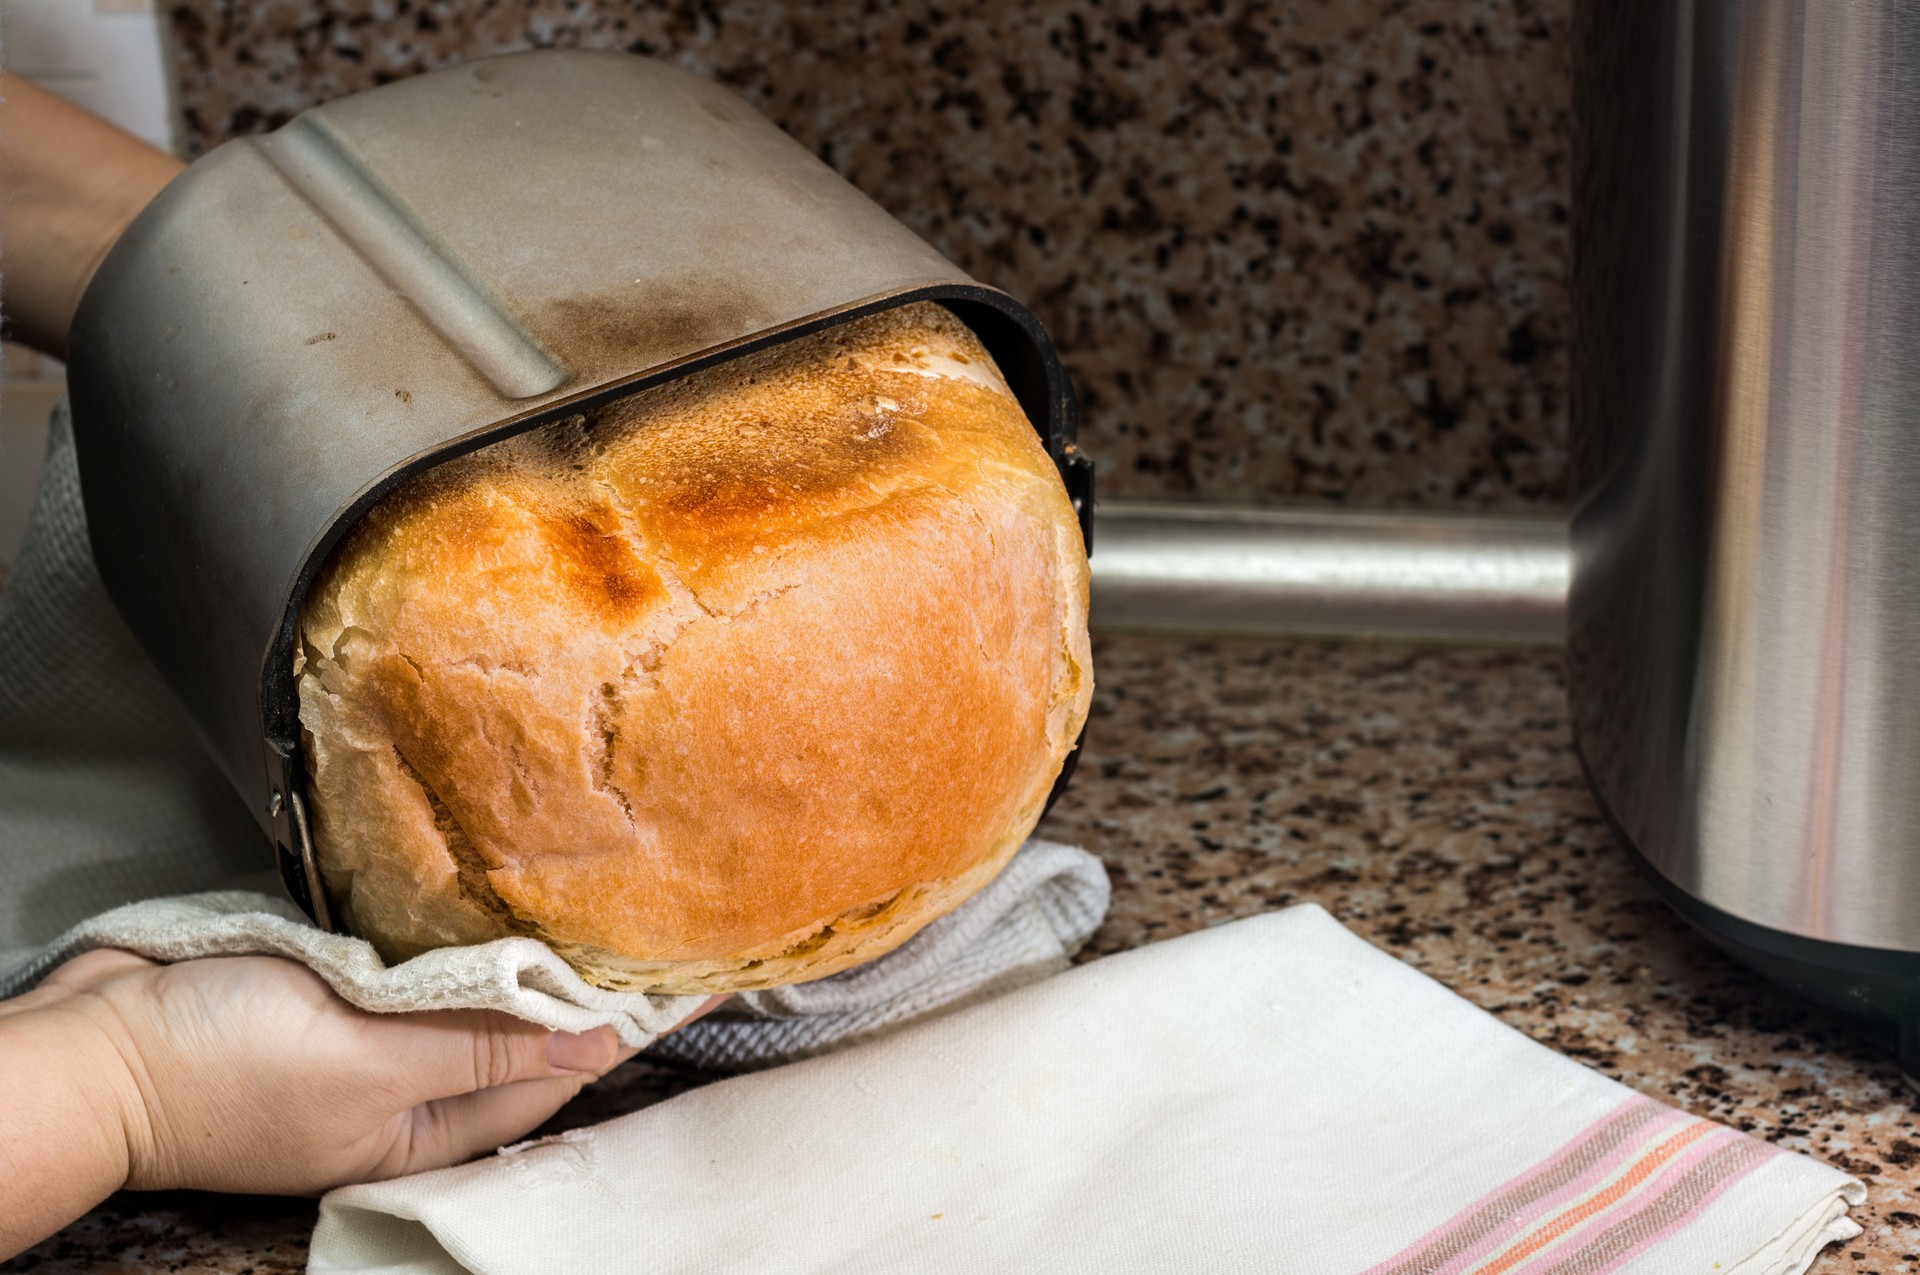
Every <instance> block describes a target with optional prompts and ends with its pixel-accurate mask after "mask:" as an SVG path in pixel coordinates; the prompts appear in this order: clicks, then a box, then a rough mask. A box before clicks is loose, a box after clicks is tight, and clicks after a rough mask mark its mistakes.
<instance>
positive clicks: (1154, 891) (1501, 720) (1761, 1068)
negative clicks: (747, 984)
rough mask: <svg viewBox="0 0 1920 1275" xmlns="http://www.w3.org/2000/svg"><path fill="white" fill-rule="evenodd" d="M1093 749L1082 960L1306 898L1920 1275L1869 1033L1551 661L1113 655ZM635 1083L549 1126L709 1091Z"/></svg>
mask: <svg viewBox="0 0 1920 1275" xmlns="http://www.w3.org/2000/svg"><path fill="white" fill-rule="evenodd" d="M1095 654H1096V664H1097V673H1098V676H1099V680H1100V688H1099V690H1098V692H1097V694H1096V695H1095V699H1094V708H1093V720H1092V723H1091V726H1090V729H1089V733H1088V745H1087V755H1086V758H1085V760H1084V761H1083V762H1082V764H1081V767H1080V772H1079V775H1078V776H1077V777H1076V779H1075V781H1074V784H1073V787H1072V789H1071V790H1070V792H1069V794H1068V796H1067V797H1066V798H1065V799H1064V800H1063V801H1062V803H1061V805H1060V807H1059V809H1058V810H1056V811H1055V812H1054V814H1053V815H1052V816H1050V817H1049V819H1048V821H1047V823H1046V825H1045V826H1044V831H1045V832H1046V833H1047V834H1048V835H1050V836H1053V837H1056V838H1059V839H1062V840H1069V841H1074V842H1078V843H1080V844H1082V845H1086V846H1088V847H1090V848H1092V849H1094V850H1096V851H1098V852H1099V853H1100V854H1101V855H1103V856H1104V857H1105V859H1106V861H1107V863H1108V866H1109V867H1110V868H1111V870H1112V873H1113V879H1114V887H1115V888H1114V901H1113V911H1112V914H1111V916H1110V917H1109V918H1108V920H1107V923H1106V925H1105V926H1104V927H1103V928H1102V929H1101V930H1100V932H1099V933H1098V934H1097V935H1096V936H1095V938H1094V940H1093V942H1092V944H1091V946H1090V948H1089V951H1088V953H1087V956H1088V957H1089V958H1093V957H1098V956H1100V955H1103V954H1106V953H1110V952H1115V951H1119V950H1121V949H1124V948H1128V947H1133V946H1136V945H1138V944H1141V943H1148V942H1153V941H1156V940H1159V939H1164V938H1171V937H1172V936H1174V935H1176V934H1180V933H1183V932H1185V931H1188V930H1193V929H1197V928H1200V927H1202V926H1205V925H1208V924H1210V923H1213V922H1216V921H1221V920H1225V919H1228V918H1232V917H1239V916H1246V915H1249V914H1252V913H1256V912H1262V911H1266V910H1269V909H1272V908H1278V907H1285V906H1287V905H1288V904H1292V903H1298V902H1303V901H1309V900H1310V901H1313V902H1316V903H1319V904H1321V905H1323V906H1324V907H1326V908H1327V909H1328V910H1329V911H1331V912H1332V913H1333V914H1334V915H1335V916H1337V917H1339V918H1340V919H1341V920H1342V921H1344V922H1346V924H1347V925H1349V926H1350V927H1351V928H1353V929H1354V930H1356V931H1357V932H1358V933H1360V934H1361V935H1363V936H1365V937H1366V938H1368V939H1370V940H1372V941H1373V942H1374V943H1376V944H1378V945H1380V946H1381V947H1383V948H1385V949H1386V950H1387V951H1389V952H1391V953H1393V954H1394V955H1395V956H1398V957H1400V958H1401V959H1403V960H1405V961H1407V962H1409V963H1410V964H1412V965H1414V966H1416V967H1417V968H1419V969H1421V970H1424V971H1425V972H1426V973H1428V974H1430V975H1432V976H1433V977H1435V978H1437V979H1439V980H1440V981H1441V982H1443V983H1445V984H1446V985H1448V986H1449V987H1451V988H1453V989H1454V990H1456V991H1458V992H1459V993H1460V994H1461V995H1463V996H1465V997H1467V998H1468V999H1469V1000H1471V1001H1473V1002H1474V1003H1475V1004H1478V1005H1480V1006H1482V1007H1484V1008H1485V1009H1487V1010H1489V1011H1491V1012H1492V1013H1494V1014H1495V1015H1497V1016H1499V1017H1500V1018H1501V1019H1503V1020H1504V1021H1506V1022H1507V1023H1509V1024H1511V1025H1513V1026H1514V1027H1517V1028H1519V1029H1520V1030H1521V1031H1524V1032H1526V1033H1528V1034H1529V1035H1531V1036H1533V1037H1534V1038H1535V1039H1538V1040H1540V1041H1542V1042H1544V1043H1546V1044H1548V1045H1550V1046H1552V1047H1553V1048H1555V1049H1557V1050H1559V1051H1560V1052H1562V1053H1564V1054H1567V1055H1570V1056H1571V1057H1574V1058H1578V1059H1580V1060H1581V1061H1583V1062H1586V1063H1588V1064H1589V1065H1591V1066H1593V1067H1596V1068H1598V1069H1599V1070H1600V1071H1602V1072H1604V1073H1605V1074H1607V1075H1609V1076H1613V1077H1615V1078H1616V1079H1618V1080H1620V1081H1622V1082H1624V1083H1626V1084H1628V1085H1630V1086H1632V1087H1634V1088H1636V1089H1639V1090H1642V1091H1644V1092H1646V1093H1648V1094H1651V1095H1653V1096H1655V1097H1658V1098H1661V1099H1664V1100H1666V1101H1669V1102H1673V1103H1676V1104H1678V1105H1680V1106H1682V1107H1685V1108H1687V1109H1688V1110H1690V1111H1693V1112H1695V1113H1697V1114H1700V1115H1704V1116H1711V1117H1713V1118H1715V1119H1718V1120H1723V1121H1726V1122H1727V1123H1729V1124H1732V1125H1735V1126H1737V1127H1739V1128H1742V1129H1746V1130H1748V1131H1750V1132H1752V1133H1755V1134H1757V1135H1758V1136H1760V1137H1763V1138H1766V1139H1768V1140H1770V1141H1773V1142H1777V1143H1779V1144H1780V1145H1782V1146H1785V1147H1789V1148H1792V1149H1794V1150H1799V1151H1806V1152H1809V1153H1811V1154H1813V1155H1815V1156H1817V1157H1819V1158H1821V1159H1823V1160H1825V1161H1827V1162H1828V1163H1831V1164H1834V1165H1836V1166H1838V1167H1840V1168H1842V1169H1845V1170H1847V1171H1848V1172H1850V1173H1853V1174H1856V1175H1857V1176H1859V1177H1860V1178H1862V1179H1863V1180H1864V1181H1865V1182H1866V1183H1867V1188H1868V1199H1867V1203H1866V1204H1865V1205H1864V1206H1863V1207H1861V1208H1859V1209H1856V1210H1854V1214H1853V1215H1854V1217H1855V1218H1856V1219H1857V1220H1858V1221H1859V1222H1860V1223H1861V1224H1862V1225H1864V1226H1865V1228H1866V1231H1865V1233H1864V1234H1863V1235H1861V1236H1860V1238H1859V1239H1857V1240H1855V1241H1854V1242H1853V1243H1852V1244H1850V1245H1846V1246H1843V1247H1842V1248H1839V1249H1834V1250H1829V1252H1828V1254H1827V1255H1826V1256H1825V1257H1824V1258H1822V1260H1821V1262H1820V1263H1819V1264H1818V1265H1817V1266H1816V1267H1815V1270H1816V1271H1821V1272H1825V1271H1841V1270H1846V1271H1854V1272H1872V1273H1874V1275H1892V1273H1893V1272H1915V1271H1920V1203H1916V1202H1914V1200H1913V1195H1914V1191H1915V1188H1916V1186H1920V1127H1917V1125H1920V1117H1917V1116H1916V1111H1915V1103H1914V1100H1913V1098H1912V1096H1911V1095H1910V1093H1909V1092H1908V1091H1907V1090H1906V1088H1905V1087H1904V1086H1903V1084H1902V1082H1901V1080H1900V1078H1899V1075H1898V1072H1897V1071H1896V1069H1895V1068H1894V1066H1893V1063H1892V1061H1891V1056H1890V1052H1889V1049H1888V1047H1887V1044H1886V1043H1885V1042H1884V1041H1882V1040H1881V1039H1880V1038H1879V1037H1878V1036H1877V1035H1876V1033H1874V1032H1873V1031H1872V1030H1870V1029H1868V1028H1866V1027H1864V1026H1862V1025H1860V1024H1857V1023H1854V1022H1851V1021H1848V1020H1846V1019H1843V1018H1841V1017H1839V1016H1838V1015H1835V1014H1831V1013H1828V1012H1827V1011H1824V1010H1821V1009H1818V1008H1816V1007H1813V1006H1810V1005H1807V1004H1805V1003H1803V1002H1800V1001H1798V1000H1796V999H1795V998H1793V997H1792V996H1790V995H1788V994H1786V993H1784V992H1781V991H1778V990H1776V989H1774V988H1773V987H1771V986H1770V985H1768V984H1767V983H1765V982H1763V981H1762V980H1760V979H1759V978H1757V977H1756V976H1754V975H1752V974H1749V973H1747V972H1746V971H1745V970H1743V969H1742V968H1741V967H1739V966H1737V965H1735V964H1734V963H1733V962H1731V961H1730V960H1728V959H1726V958H1725V957H1723V956H1721V955H1720V954H1719V953H1718V952H1717V951H1715V949H1713V948H1712V947H1711V946H1709V945H1708V944H1707V943H1706V942H1705V941H1704V940H1702V939H1700V938H1699V937H1697V936H1696V935H1694V934H1693V933H1692V932H1691V931H1689V930H1688V929H1687V928H1686V927H1685V926H1684V925H1683V924H1682V923H1681V922H1680V921H1678V920H1677V919H1676V918H1675V917H1674V915H1673V914H1672V913H1671V912H1669V911H1668V910H1667V909H1666V908H1665V907H1664V906H1663V905H1662V904H1661V903H1660V902H1659V901H1658V900H1657V899H1656V898H1655V896H1654V894H1653V892H1652V891H1651V889H1650V888H1649V887H1648V886H1647V885H1646V884H1645V883H1643V882H1642V881H1641V879H1640V878H1639V876H1638V875H1637V874H1636V872H1635V870H1634V869H1633V867H1632V866H1631V865H1630V864H1629V863H1628V862H1627V860H1626V857H1625V855H1624V854H1623V853H1621V852H1620V851H1619V850H1618V849H1617V848H1616V847H1615V845H1614V844H1613V842H1612V839H1611V836H1610V835H1609V833H1608V831H1607V829H1606V827H1605V826H1604V824H1603V823H1602V821H1601V818H1600V815H1599V812H1598V810H1597V809H1596V808H1595V806H1594V803H1593V799H1592V798H1591V797H1590V796H1589V794H1588V792H1587V790H1586V787H1585V784H1584V782H1583V781H1582V779H1581V777H1580V772H1579V767H1578V765H1577V763H1576V761H1575V759H1574V756H1573V752H1572V750H1571V748H1570V747H1569V744H1568V731H1567V717H1566V711H1565V705H1564V698H1563V691H1562V686H1561V681H1560V672H1559V668H1560V659H1559V655H1558V653H1557V652H1553V651H1540V650H1482V649H1470V648H1449V647H1408V646H1390V645H1374V644H1366V643H1349V644H1335V643H1326V642H1311V641H1253V640H1244V641H1240V640H1213V639H1182V638H1169V637H1153V636H1106V637H1103V638H1101V639H1099V640H1098V641H1097V642H1096V646H1095ZM703 1079H704V1077H702V1076H699V1075H697V1074H694V1073H688V1072H682V1071H676V1070H673V1069H670V1068H666V1067H662V1066H658V1065H651V1064H647V1063H645V1062H644V1061H639V1062H636V1063H633V1064H630V1065H629V1066H628V1067H626V1068H624V1069H622V1070H621V1071H620V1072H617V1073H616V1074H615V1075H614V1076H613V1077H611V1078H610V1079H609V1080H608V1081H606V1082H604V1083H603V1084H602V1085H601V1086H599V1087H598V1089H597V1090H596V1091H593V1092H590V1093H589V1094H588V1095H584V1096H583V1097H582V1098H581V1099H580V1100H579V1101H577V1102H576V1103H575V1104H573V1106H571V1107H570V1108H568V1109H567V1111H565V1112H563V1113H562V1114H561V1116H560V1117H559V1120H558V1122H557V1126H556V1127H558V1126H564V1125H572V1124H581V1123H587V1122H590V1121H593V1120H597V1119H603V1118H605V1117H607V1116H610V1115H613V1114H615V1113H617V1112H619V1111H622V1110H628V1109H632V1108H633V1107H636V1106H639V1105H644V1104H645V1103H647V1102H651V1101H656V1100H658V1099H660V1098H662V1097H665V1096H667V1095H670V1094H672V1093H675V1092H678V1091H680V1090H683V1089H685V1088H688V1087H690V1086H692V1085H695V1084H698V1083H700V1082H701V1081H702V1080H703ZM312 1220H313V1208H312V1205H311V1204H309V1203H306V1202H301V1201H279V1200H253V1199H242V1200H235V1199H232V1198H230V1197H219V1196H206V1195H193V1194H176V1195H167V1196H133V1195H128V1196H121V1197H116V1198H115V1199H113V1200H111V1201H109V1202H108V1203H107V1204H106V1205H104V1206H102V1207H101V1208H100V1209H98V1210H96V1211H95V1212H94V1213H93V1214H92V1215H90V1216H89V1217H87V1218H85V1219H83V1220H82V1221H80V1222H79V1223H76V1224H75V1225H74V1226H73V1227H70V1228H69V1229H68V1230H67V1231H66V1232H64V1233H63V1234H62V1235H60V1236H58V1237H56V1238H54V1239H52V1240H49V1241H47V1242H46V1243H45V1244H42V1245H41V1246H40V1247H38V1248H36V1249H34V1250H32V1251H31V1252H30V1253H28V1254H26V1255H24V1256H23V1257H21V1258H19V1259H16V1260H15V1262H14V1263H12V1264H11V1265H10V1266H8V1267H7V1269H16V1270H36V1271H41V1272H47V1273H49V1275H51V1273H52V1272H68V1271H96V1270H119V1269H140V1270H150V1269H165V1270H173V1271H219V1272H232V1273H236V1275H237V1273H238V1272H243V1271H251V1272H255V1273H256V1275H265V1273H266V1272H275V1271H297V1270H300V1269H303V1267H304V1264H305V1256H306V1236H307V1232H308V1230H309V1228H310V1227H311V1225H312Z"/></svg>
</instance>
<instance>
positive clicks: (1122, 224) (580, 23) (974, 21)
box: [170, 0, 1571, 508]
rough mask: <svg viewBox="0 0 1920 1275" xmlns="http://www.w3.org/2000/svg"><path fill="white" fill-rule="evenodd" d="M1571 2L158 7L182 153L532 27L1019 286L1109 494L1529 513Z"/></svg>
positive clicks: (1562, 301) (1069, 0)
mask: <svg viewBox="0 0 1920 1275" xmlns="http://www.w3.org/2000/svg"><path fill="white" fill-rule="evenodd" d="M1570 9H1571V0H1342V2H1340V3H1333V2H1331V0H1297V2H1296V3H1285V4H1283V3H1272V4H1268V3H1247V2H1245V0H1240V2H1232V3H1218V4H1199V3H1180V4H1173V5H1165V6H1156V5H1131V4H1130V5H1122V6H1110V5H1103V4H1100V3H1097V0H1050V2H1049V3H1045V4H1033V3H1029V2H1027V0H981V2H980V3H970V4H964V5H936V4H933V3H929V2H927V0H876V2H874V3H868V4H862V5H804V4H798V3H778V2H775V3H768V2H767V0H667V2H665V3H660V4H650V5H645V6H639V5H632V4H624V3H617V2H615V0H527V2H526V3H512V4H503V3H491V2H490V3H486V4H470V3H464V2H460V0H382V2H381V3H371V4H370V3H367V0H316V2H313V3H289V2H280V3H255V2H254V0H183V2H181V3H178V4H175V5H173V6H172V8H171V10H170V12H171V15H172V20H171V30H172V32H173V37H174V43H175V46H176V55H177V57H176V60H177V63H178V67H179V101H180V107H181V109H182V112H183V116H184V120H185V125H186V129H185V136H186V137H187V138H188V140H189V142H190V144H191V146H192V148H194V149H195V150H198V149H202V148H204V147H206V146H208V145H210V144H212V143H215V142H218V141H221V140H224V139H226V138H227V137H230V136H233V135H235V134H241V133H249V132H256V131H259V130H261V129H264V128H268V127H272V126H274V125H277V124H279V123H281V122H284V121H285V120H286V119H288V118H289V117H290V116H291V115H292V114H294V113H295V112H297V111H299V110H301V109H302V108H304V107H306V106H309V105H312V104H313V103H315V102H317V101H321V100H324V99H326V98H329V97H333V96H337V95H339V94H342V93H346V92H351V91H354V90H357V89H362V88H367V87H370V86H372V85H376V84H379V83H382V82H384V81H386V80H390V79H394V78H397V77H401V76H405V75H409V74H413V73H415V72H418V71H420V70H424V69H427V68H430V67H434V66H439V65H442V64H445V63H447V62H450V61H457V60H461V59H464V58H468V57H473V56H478V55H481V54H484V53H491V52H498V51H502V50H507V49H513V48H524V47H527V46H529V45H586V46H592V47H599V48H615V49H632V50H637V51H641V52H645V53H650V54H656V55H659V56H663V57H668V58H672V59H674V60H677V61H679V62H680V63H682V64H684V65H686V66H689V67H692V68H693V69H695V70H699V71H702V72H706V73H710V74H713V75H715V76H717V77H719V78H720V79H721V80H723V81H724V82H726V83H728V84H730V85H732V86H734V87H735V88H736V89H738V90H739V91H741V92H742V93H743V94H744V95H745V96H746V97H747V98H748V99H749V100H750V101H752V102H753V103H754V104H755V105H757V106H758V107H759V108H760V109H762V110H764V111H765V112H766V113H767V114H769V115H770V116H771V117H772V118H773V119H774V120H776V121H777V122H778V123H780V124H781V125H783V126H784V127H785V128H787V130H788V131H790V132H791V133H793V134H794V135H795V136H796V137H798V138H799V139H800V140H801V141H802V142H804V143H805V144H806V145H807V146H809V147H811V148H813V149H814V150H816V151H817V152H818V153H819V154H820V155H821V156H823V157H824V158H825V159H826V160H827V161H828V162H829V163H831V164H833V165H834V166H835V167H837V168H838V169H839V170H840V171H841V172H842V173H844V174H845V175H847V176H848V177H849V178H851V179H852V180H853V181H854V182H855V183H856V184H857V185H859V186H860V187H861V188H862V189H863V190H865V191H866V192H867V193H869V194H870V195H872V196H873V197H874V198H875V199H877V200H878V201H879V202H880V203H881V204H883V205H885V206H886V207H887V208H889V209H891V210H892V211H893V212H894V213H896V214H897V215H898V216H900V217H901V218H902V219H903V220H905V221H906V222H907V223H908V224H909V225H911V226H912V227H913V228H914V229H916V230H918V231H919V232H920V233H921V234H922V235H924V236H925V237H926V238H927V239H929V240H930V241H931V242H932V243H934V244H935V245H936V246H938V247H939V248H940V249H941V250H943V251H944V252H946V253H947V254H948V255H949V256H951V257H952V258H953V259H954V260H955V261H957V262H959V263H960V264H961V265H962V266H963V267H965V268H966V269H967V270H969V271H971V272H972V273H974V274H975V275H976V276H978V277H979V278H982V279H984V280H986V281H988V282H991V283H996V284H999V285H1001V286H1003V287H1006V288H1007V289H1009V290H1010V291H1012V292H1014V293H1016V294H1017V295H1019V296H1021V297H1023V298H1024V299H1026V300H1027V301H1028V302H1029V303H1030V304H1032V305H1033V306H1034V307H1035V308H1036V309H1037V310H1038V311H1039V313H1040V314H1041V317H1042V318H1043V319H1044V320H1045V322H1046V323H1047V325H1048V327H1049V328H1050V329H1051V330H1052V331H1053V332H1054V334H1055V336H1056V338H1057V339H1058V341H1059V342H1060V344H1061V346H1062V347H1063V349H1064V351H1065V353H1066V357H1067V362H1068V364H1069V365H1070V367H1071V369H1072V371H1073V374H1074V377H1075V380H1076V382H1077V383H1078V385H1079V387H1080V389H1081V392H1082V395H1083V397H1084V400H1085V407H1086V409H1087V410H1086V412H1085V417H1086V425H1085V436H1086V440H1087V446H1088V449H1089V451H1090V452H1091V453H1092V454H1093V455H1094V456H1095V457H1096V459H1098V460H1099V461H1100V462H1101V465H1102V478H1101V481H1102V485H1103V489H1104V490H1105V491H1106V492H1107V493H1108V494H1110V495H1115V496H1130V497H1149V498H1151V497H1169V498H1202V499H1209V500H1234V501H1272V500H1346V501H1352V502H1356V503H1362V504H1368V505H1414V506H1429V507H1431V506H1455V505H1461V504H1466V505H1472V506H1478V507H1506V508H1516V507H1534V506H1540V505H1552V504H1555V503H1557V502H1558V501H1559V500H1560V499H1561V498H1562V487H1563V485H1564V479H1565V470H1566V446H1565V408H1566V400H1567V394H1566V379H1567V368H1566V357H1565V356H1566V333H1567V314H1566V311H1567V299H1566V290H1565V286H1564V275H1565V273H1566V262H1567V227H1566V203H1567V194H1566V190H1567V181H1568V161H1567V151H1568V134H1569V123H1568V111H1569V95H1570V74H1571V73H1570V70H1569V66H1570V63H1569V53H1568V41H1567V28H1568V19H1569V13H1570Z"/></svg>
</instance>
